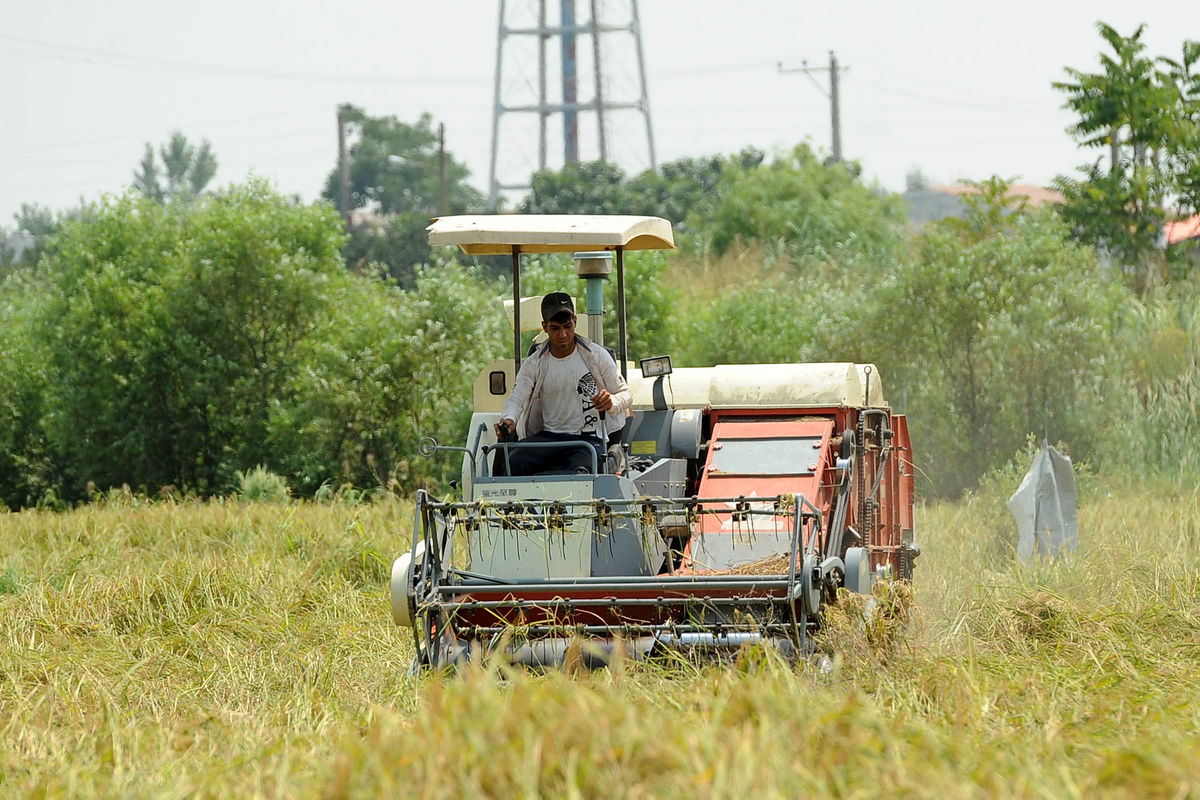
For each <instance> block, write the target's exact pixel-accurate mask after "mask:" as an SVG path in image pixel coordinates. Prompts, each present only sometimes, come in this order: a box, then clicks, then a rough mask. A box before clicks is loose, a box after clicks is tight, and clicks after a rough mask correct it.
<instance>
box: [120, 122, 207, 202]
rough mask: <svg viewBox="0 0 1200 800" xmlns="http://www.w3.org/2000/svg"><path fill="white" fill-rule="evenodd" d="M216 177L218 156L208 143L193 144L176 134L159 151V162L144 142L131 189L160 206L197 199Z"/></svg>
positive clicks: (150, 147) (205, 140)
mask: <svg viewBox="0 0 1200 800" xmlns="http://www.w3.org/2000/svg"><path fill="white" fill-rule="evenodd" d="M160 161H161V169H160V166H159V162H160ZM216 174H217V157H216V155H214V154H213V151H212V145H211V144H209V142H208V140H207V139H204V140H202V141H201V142H200V144H199V146H197V145H193V144H191V143H190V142H189V141H188V140H187V137H186V136H184V135H183V134H182V133H181V132H180V131H175V132H174V133H172V134H171V139H170V141H168V142H167V143H166V144H164V145H161V146H160V147H159V148H158V160H156V159H155V152H154V148H153V147H152V146H151V144H150V143H149V142H146V150H145V153H144V154H143V155H142V161H141V163H140V164H139V165H138V168H137V169H136V170H134V173H133V188H134V189H135V190H136V191H138V192H141V193H142V194H143V195H145V196H146V197H149V198H150V199H151V200H155V201H157V202H159V203H167V202H171V201H174V200H179V199H184V200H186V199H190V198H194V197H199V196H200V195H201V194H202V193H203V192H204V189H205V187H206V186H208V184H209V182H210V181H212V179H213V177H214V176H215V175H216ZM164 181H165V182H164Z"/></svg>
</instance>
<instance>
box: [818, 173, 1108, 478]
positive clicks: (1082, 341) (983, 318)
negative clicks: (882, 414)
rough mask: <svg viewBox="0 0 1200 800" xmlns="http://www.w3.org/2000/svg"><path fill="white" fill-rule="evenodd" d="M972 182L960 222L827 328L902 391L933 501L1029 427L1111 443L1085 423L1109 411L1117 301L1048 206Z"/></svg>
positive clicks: (942, 227)
mask: <svg viewBox="0 0 1200 800" xmlns="http://www.w3.org/2000/svg"><path fill="white" fill-rule="evenodd" d="M980 188H981V189H982V192H981V193H980V194H978V195H975V196H968V197H967V198H966V199H967V204H968V208H967V212H968V214H967V218H966V219H965V220H946V221H943V222H941V223H937V224H934V225H932V226H931V227H929V228H928V229H927V230H926V232H925V233H924V234H922V236H921V237H920V239H919V240H918V242H917V251H916V253H915V256H914V257H913V258H912V259H907V260H905V261H903V262H902V263H901V264H899V265H898V266H897V267H896V269H895V270H894V271H893V272H892V273H891V274H890V275H889V276H888V277H887V278H886V279H885V280H884V282H883V283H882V284H881V285H880V286H879V289H878V291H877V292H874V293H873V297H872V298H871V299H870V301H869V302H867V303H864V304H862V308H863V310H864V312H866V313H865V314H864V317H863V319H862V320H861V322H860V323H859V324H858V325H844V324H843V325H833V326H831V327H834V328H837V329H838V330H841V331H843V332H849V333H850V335H853V336H856V337H857V339H858V340H859V342H860V344H858V345H856V346H855V347H854V348H853V349H854V350H856V351H859V352H861V351H863V350H865V349H866V347H867V345H868V343H869V341H870V340H872V339H873V340H874V341H875V352H876V355H875V357H874V358H871V359H870V360H873V361H876V362H877V363H880V367H881V369H883V370H885V373H884V374H885V375H887V376H888V377H889V385H890V386H892V387H893V388H896V387H904V390H903V393H902V395H901V396H900V397H897V396H895V393H893V395H894V396H893V398H892V399H893V402H895V401H897V400H899V399H901V398H904V399H905V400H906V402H905V403H904V404H905V405H906V406H907V407H908V408H909V409H911V410H912V412H913V414H912V426H913V441H914V442H915V443H916V446H917V447H918V459H917V461H918V463H920V464H922V465H923V466H922V469H923V471H924V473H925V474H926V475H927V476H928V477H929V478H930V479H931V480H932V481H933V484H934V491H935V492H936V493H938V494H942V495H953V494H957V493H958V492H959V491H961V490H963V489H966V488H970V487H971V486H973V485H974V484H975V482H976V481H977V480H978V479H979V477H980V476H981V475H983V474H984V473H985V472H986V471H987V470H989V469H990V468H993V467H996V466H998V465H1000V464H1002V463H1003V462H1004V461H1005V460H1006V459H1007V458H1009V457H1010V456H1011V455H1012V454H1013V453H1015V452H1017V451H1018V450H1019V449H1020V448H1021V446H1022V445H1023V443H1024V442H1025V440H1026V437H1027V436H1028V435H1029V434H1031V433H1033V434H1038V435H1043V434H1044V435H1047V436H1049V437H1050V438H1052V439H1055V440H1062V441H1066V442H1069V443H1070V444H1071V446H1072V449H1073V452H1074V453H1076V454H1077V455H1082V456H1084V457H1087V456H1089V455H1098V454H1101V453H1103V452H1104V451H1105V449H1106V448H1109V447H1111V446H1112V441H1111V436H1110V431H1109V429H1108V426H1101V427H1100V428H1098V426H1096V424H1095V420H1096V419H1098V418H1099V419H1119V418H1120V416H1121V411H1120V408H1119V405H1118V404H1119V403H1120V402H1121V401H1120V400H1119V398H1120V397H1121V392H1120V390H1119V387H1118V386H1117V383H1116V382H1117V380H1118V378H1119V374H1120V371H1121V367H1122V357H1121V355H1120V353H1119V352H1118V351H1117V350H1116V349H1114V342H1115V341H1117V340H1118V338H1119V334H1120V331H1121V328H1122V324H1123V323H1122V320H1123V308H1124V306H1125V304H1126V303H1127V301H1128V295H1127V294H1126V293H1125V291H1124V290H1123V289H1122V288H1121V287H1120V286H1119V285H1116V284H1114V283H1112V282H1111V281H1109V280H1108V279H1107V278H1106V277H1105V274H1104V273H1103V272H1101V271H1099V270H1097V269H1096V268H1095V262H1094V256H1093V254H1092V252H1091V251H1090V250H1089V249H1088V248H1085V247H1080V246H1079V245H1078V244H1076V243H1074V242H1072V241H1071V240H1070V238H1069V233H1068V230H1067V229H1066V227H1065V226H1064V225H1063V224H1062V223H1061V221H1059V220H1058V219H1057V217H1056V216H1054V215H1053V213H1052V212H1045V211H1043V212H1038V213H1026V212H1022V211H1016V212H1015V213H1014V212H1013V209H1012V208H1011V206H1009V205H1008V201H1006V200H1005V199H1004V194H1005V191H1006V190H1007V184H1006V183H1005V182H1004V181H1000V180H993V181H990V182H988V183H987V184H983V185H981V186H980ZM855 355H856V356H859V353H855ZM859 357H860V356H859ZM1101 428H1102V429H1101Z"/></svg>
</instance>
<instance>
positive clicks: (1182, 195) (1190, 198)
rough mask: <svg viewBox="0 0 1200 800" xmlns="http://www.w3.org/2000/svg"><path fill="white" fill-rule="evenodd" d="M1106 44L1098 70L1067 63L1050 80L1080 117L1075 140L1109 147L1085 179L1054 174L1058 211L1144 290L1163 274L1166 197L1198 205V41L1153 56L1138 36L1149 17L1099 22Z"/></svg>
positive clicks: (1182, 208) (1187, 210) (1183, 206)
mask: <svg viewBox="0 0 1200 800" xmlns="http://www.w3.org/2000/svg"><path fill="white" fill-rule="evenodd" d="M1097 27H1098V28H1099V31H1100V35H1101V37H1102V38H1103V39H1104V40H1105V42H1106V43H1107V44H1108V45H1109V46H1110V48H1111V49H1112V52H1111V54H1109V53H1104V54H1102V55H1101V56H1100V67H1101V68H1100V71H1098V72H1091V73H1089V72H1083V71H1081V70H1078V69H1074V68H1070V67H1068V68H1067V69H1066V73H1067V75H1068V77H1069V78H1070V80H1066V81H1058V82H1055V83H1054V84H1053V86H1054V88H1055V89H1057V90H1058V91H1060V92H1062V93H1063V94H1065V95H1066V98H1067V99H1066V104H1065V105H1066V107H1067V108H1069V109H1070V110H1072V111H1074V112H1075V113H1076V114H1077V115H1078V117H1079V119H1078V121H1077V122H1075V123H1074V124H1072V125H1071V126H1070V127H1069V128H1068V132H1069V133H1070V134H1071V135H1072V136H1073V137H1074V138H1075V139H1076V141H1077V142H1078V143H1079V144H1080V146H1082V147H1084V148H1089V149H1095V148H1107V150H1108V154H1107V161H1108V163H1107V168H1106V167H1105V164H1104V161H1105V158H1104V156H1100V157H1098V158H1097V159H1096V160H1095V161H1094V162H1093V163H1091V164H1085V165H1083V166H1081V167H1080V168H1079V171H1080V172H1082V173H1083V176H1082V178H1073V177H1069V176H1059V177H1058V178H1057V179H1056V180H1055V186H1056V187H1057V188H1058V189H1059V190H1060V191H1062V192H1063V194H1064V196H1065V198H1066V203H1065V205H1064V206H1063V208H1062V215H1063V218H1064V219H1065V220H1066V221H1067V222H1068V224H1069V225H1070V226H1071V227H1072V229H1073V230H1074V231H1075V233H1076V235H1077V236H1078V237H1079V238H1080V239H1081V240H1082V241H1084V242H1087V243H1088V244H1092V245H1094V246H1096V247H1098V248H1099V249H1101V250H1102V251H1104V252H1106V253H1108V254H1109V255H1110V256H1111V257H1112V258H1113V259H1115V260H1116V261H1117V262H1118V263H1119V264H1120V265H1121V266H1122V267H1123V268H1124V269H1126V271H1128V272H1129V273H1130V274H1131V275H1132V276H1133V280H1134V285H1135V287H1136V288H1138V290H1139V291H1140V292H1142V293H1145V292H1146V291H1148V290H1149V289H1150V288H1152V287H1153V286H1154V285H1155V284H1156V283H1158V282H1159V281H1160V280H1161V277H1162V268H1163V258H1162V254H1161V252H1160V251H1159V250H1158V247H1157V243H1158V238H1159V235H1160V231H1161V229H1162V224H1163V221H1164V219H1165V209H1166V208H1167V206H1168V205H1169V204H1171V203H1174V204H1176V210H1177V211H1178V212H1179V213H1183V214H1192V213H1195V212H1196V211H1197V210H1200V205H1198V204H1197V202H1196V201H1197V200H1198V199H1200V197H1198V196H1197V193H1196V188H1197V187H1200V150H1198V149H1197V146H1196V145H1197V143H1198V142H1200V139H1198V138H1197V136H1198V133H1197V132H1198V128H1197V120H1198V118H1200V91H1198V88H1200V78H1197V76H1196V75H1195V74H1194V73H1193V68H1194V66H1195V64H1196V61H1197V58H1200V45H1198V44H1197V43H1196V42H1185V43H1184V46H1183V57H1182V59H1181V60H1180V61H1178V62H1173V61H1170V60H1168V59H1162V58H1159V59H1154V58H1152V57H1150V56H1149V55H1147V54H1146V52H1145V50H1146V45H1145V43H1144V42H1143V41H1142V34H1143V32H1144V30H1145V26H1144V25H1142V26H1139V27H1138V29H1137V30H1136V31H1134V32H1133V34H1131V35H1130V36H1121V35H1120V34H1119V33H1117V31H1116V30H1115V29H1114V28H1112V27H1111V26H1109V25H1106V24H1105V23H1103V22H1101V23H1098V25H1097Z"/></svg>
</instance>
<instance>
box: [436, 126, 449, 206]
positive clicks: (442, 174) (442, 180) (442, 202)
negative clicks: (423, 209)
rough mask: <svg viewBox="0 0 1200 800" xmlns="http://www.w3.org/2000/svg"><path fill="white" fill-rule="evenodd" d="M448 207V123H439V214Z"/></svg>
mask: <svg viewBox="0 0 1200 800" xmlns="http://www.w3.org/2000/svg"><path fill="white" fill-rule="evenodd" d="M446 213H447V209H446V123H444V122H439V123H438V216H439V217H443V216H445V215H446Z"/></svg>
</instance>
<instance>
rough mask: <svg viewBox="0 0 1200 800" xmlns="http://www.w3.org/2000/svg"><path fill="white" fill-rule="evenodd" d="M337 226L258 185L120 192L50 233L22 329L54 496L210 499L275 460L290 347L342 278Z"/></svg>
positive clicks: (292, 357) (293, 366)
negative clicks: (242, 473) (43, 278)
mask: <svg viewBox="0 0 1200 800" xmlns="http://www.w3.org/2000/svg"><path fill="white" fill-rule="evenodd" d="M339 227H340V226H339V225H338V224H337V221H336V219H334V218H333V217H332V210H330V209H328V208H324V209H321V208H305V207H293V206H292V204H291V203H289V202H288V201H286V200H284V199H282V198H279V197H277V196H276V195H274V194H273V193H272V192H271V191H269V190H268V189H267V188H266V187H265V185H263V184H261V183H257V182H256V183H251V184H249V185H247V186H244V187H234V188H232V189H231V190H230V191H229V192H228V193H226V194H223V195H221V196H212V197H206V198H202V199H201V200H200V201H198V202H196V203H191V204H172V205H170V206H161V205H158V204H156V203H154V202H153V201H150V200H148V199H142V200H139V199H137V198H135V197H133V196H128V197H125V198H122V199H120V200H118V201H116V202H114V203H111V204H108V205H105V206H102V207H100V208H98V209H96V210H95V211H94V212H93V213H92V214H91V215H90V216H89V219H88V220H87V221H86V222H85V221H80V222H73V223H69V224H67V225H66V226H64V228H63V230H62V231H61V232H60V234H59V235H58V236H57V237H56V238H55V240H54V242H53V244H52V247H51V248H50V250H49V251H48V252H47V254H46V256H45V259H44V262H43V263H44V266H45V268H46V272H47V285H46V286H45V287H44V291H45V303H44V307H43V313H42V314H40V315H39V317H38V319H36V320H35V325H34V332H35V336H37V338H38V340H39V342H40V343H41V346H42V347H43V348H44V351H45V352H46V354H47V358H48V360H49V368H50V369H51V370H52V371H53V374H54V375H55V376H56V379H55V381H54V383H53V386H52V387H51V389H50V390H49V392H48V395H47V411H46V416H45V419H44V420H43V424H44V425H45V430H46V435H47V437H48V440H49V442H50V444H51V446H52V447H53V448H54V450H55V454H56V459H57V460H58V464H59V469H60V474H61V482H62V484H63V486H64V489H65V491H66V493H67V495H70V496H77V495H78V493H79V492H80V491H81V490H82V488H83V486H84V484H85V483H86V482H87V481H93V482H94V483H95V484H96V485H97V486H100V487H106V486H111V485H119V484H121V483H130V484H132V485H135V486H145V487H149V488H152V489H153V488H157V486H160V485H165V484H177V485H182V486H187V487H190V488H192V489H196V490H198V491H201V492H212V491H219V490H220V489H221V488H222V487H223V486H224V485H226V484H227V483H228V482H229V481H230V480H231V479H232V476H233V475H234V473H235V472H236V470H237V469H248V468H250V467H252V466H255V465H258V464H263V465H268V466H269V465H271V464H273V463H274V462H275V459H274V457H273V456H274V454H273V453H272V452H271V451H270V447H269V435H268V434H269V429H270V421H271V415H272V410H273V408H274V406H275V404H276V403H278V402H280V401H281V400H285V399H286V396H287V385H288V379H289V377H290V376H291V375H292V374H294V372H295V371H296V370H297V369H299V368H300V365H299V364H298V362H297V360H296V358H297V356H296V352H297V350H296V347H297V343H298V342H299V341H300V340H302V339H303V338H304V337H305V336H307V335H309V334H311V333H312V331H313V330H314V329H315V328H316V327H317V326H318V325H319V324H320V323H322V322H323V320H324V317H323V316H322V314H323V311H324V308H323V306H324V300H323V297H324V293H325V291H326V289H327V286H328V284H329V283H330V281H333V280H336V279H343V278H345V277H346V276H344V271H343V269H342V265H341V261H340V259H339V258H338V254H337V253H338V247H339V245H340V244H341V234H340V233H339V230H338V229H339Z"/></svg>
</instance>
